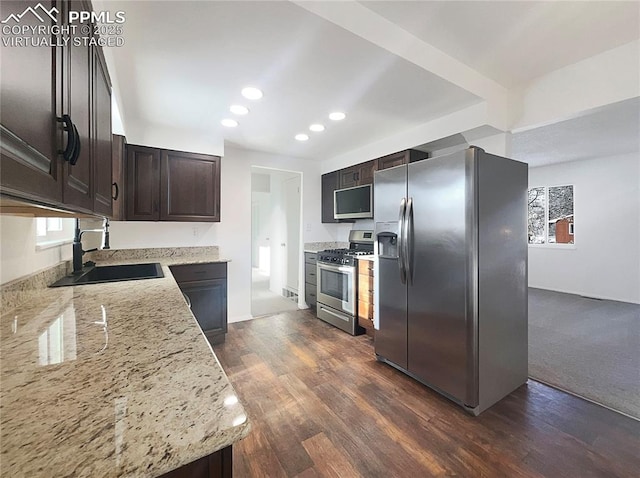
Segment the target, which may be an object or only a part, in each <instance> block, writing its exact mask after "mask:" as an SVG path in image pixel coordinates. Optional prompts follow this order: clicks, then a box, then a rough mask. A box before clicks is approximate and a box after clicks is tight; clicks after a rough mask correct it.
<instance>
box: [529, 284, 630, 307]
mask: <svg viewBox="0 0 640 478" xmlns="http://www.w3.org/2000/svg"><path fill="white" fill-rule="evenodd" d="M529 287H530V288H532V289H542V290H548V291H551V292H562V293H563V294H573V295H579V296H581V297H590V298H592V299H602V300H613V301H616V302H626V303H628V304H640V301H635V300H628V299H621V298H620V297H609V296H606V295H599V294H598V295H596V294H588V293H585V292H578V291H575V290H565V289H551V288H549V287H542V286H539V285H533V284H529Z"/></svg>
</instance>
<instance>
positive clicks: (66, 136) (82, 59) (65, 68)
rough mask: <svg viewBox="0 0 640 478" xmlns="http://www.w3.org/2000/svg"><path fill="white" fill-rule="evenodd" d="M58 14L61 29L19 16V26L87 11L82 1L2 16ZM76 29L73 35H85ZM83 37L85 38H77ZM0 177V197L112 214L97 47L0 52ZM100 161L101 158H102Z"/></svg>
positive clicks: (107, 111)
mask: <svg viewBox="0 0 640 478" xmlns="http://www.w3.org/2000/svg"><path fill="white" fill-rule="evenodd" d="M38 3H41V4H42V6H44V7H45V8H48V9H51V8H54V7H55V8H57V9H58V10H59V13H58V15H57V17H58V19H59V21H60V23H57V22H54V20H53V19H51V18H50V17H48V16H47V15H43V19H44V22H40V21H39V20H38V19H37V18H36V16H35V15H25V16H24V17H22V18H21V25H22V26H24V25H25V24H27V25H30V26H41V25H43V23H44V24H45V26H50V25H54V24H55V25H57V26H65V25H66V20H65V19H67V18H68V12H69V11H70V10H85V11H89V10H91V4H90V3H89V2H88V1H85V0H71V1H45V2H35V1H33V2H31V1H29V2H25V1H3V2H1V3H0V17H2V18H6V17H8V16H9V15H11V14H15V15H18V14H20V13H22V12H23V11H24V10H25V8H27V7H32V8H36V6H37V5H38ZM81 27H84V28H86V27H90V25H89V24H83V25H77V31H78V32H80V31H83V32H84V31H85V30H84V29H83V28H81ZM83 34H86V33H83ZM1 49H2V52H1V56H2V72H1V78H0V80H1V81H0V85H1V86H0V102H1V103H2V125H1V126H0V130H1V133H2V141H1V146H0V153H1V161H2V163H1V168H2V177H1V179H0V187H1V189H0V192H1V193H2V194H4V195H9V196H13V197H16V198H19V199H21V200H26V201H30V202H37V203H41V204H45V205H51V206H54V207H61V208H63V209H67V210H71V211H75V212H80V213H90V214H99V215H105V216H106V215H111V193H110V184H109V191H107V189H106V188H105V185H106V180H105V179H104V178H105V175H106V176H107V179H108V180H109V181H110V178H111V160H110V157H111V82H110V80H109V74H108V72H107V69H106V65H105V63H104V59H103V57H102V51H101V48H100V47H98V46H89V45H85V44H84V42H80V43H79V44H76V43H74V42H73V38H70V41H69V42H68V43H67V44H66V45H65V46H54V47H50V48H47V47H37V48H36V47H33V48H20V47H12V46H10V45H5V44H4V43H3V44H2V46H1ZM105 158H107V159H106V160H105Z"/></svg>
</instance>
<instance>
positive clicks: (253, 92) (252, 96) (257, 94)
mask: <svg viewBox="0 0 640 478" xmlns="http://www.w3.org/2000/svg"><path fill="white" fill-rule="evenodd" d="M241 93H242V96H244V97H245V98H246V99H248V100H259V99H260V98H262V91H260V90H259V89H258V88H254V87H253V86H247V87H246V88H242V92H241Z"/></svg>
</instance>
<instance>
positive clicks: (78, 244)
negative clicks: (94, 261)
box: [73, 217, 111, 274]
mask: <svg viewBox="0 0 640 478" xmlns="http://www.w3.org/2000/svg"><path fill="white" fill-rule="evenodd" d="M85 232H99V233H104V245H103V247H102V248H103V249H110V248H111V247H110V246H109V219H108V218H106V217H105V218H104V225H103V228H102V229H85V230H83V231H81V230H80V219H76V230H75V233H74V235H73V273H74V274H79V273H80V272H82V256H84V255H85V254H86V253H87V252H93V251H97V250H98V249H97V248H93V249H88V250H86V251H85V250H83V249H82V235H83V234H84V233H85Z"/></svg>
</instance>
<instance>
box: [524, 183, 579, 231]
mask: <svg viewBox="0 0 640 478" xmlns="http://www.w3.org/2000/svg"><path fill="white" fill-rule="evenodd" d="M573 218H574V215H573V186H572V185H568V186H551V187H537V188H532V189H529V194H528V236H529V244H574V237H575V235H574V222H573Z"/></svg>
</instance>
